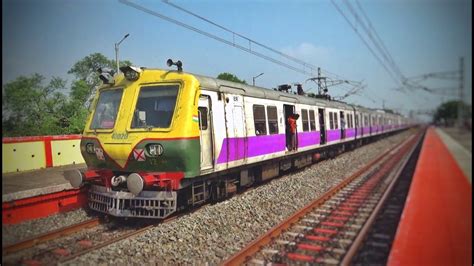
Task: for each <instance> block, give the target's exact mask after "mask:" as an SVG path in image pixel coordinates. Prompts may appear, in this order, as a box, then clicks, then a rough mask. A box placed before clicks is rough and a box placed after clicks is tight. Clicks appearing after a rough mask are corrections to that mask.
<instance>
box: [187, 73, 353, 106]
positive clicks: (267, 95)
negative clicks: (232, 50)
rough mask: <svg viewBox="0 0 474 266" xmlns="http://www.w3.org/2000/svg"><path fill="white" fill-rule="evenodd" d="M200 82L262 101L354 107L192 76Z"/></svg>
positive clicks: (212, 88) (212, 87)
mask: <svg viewBox="0 0 474 266" xmlns="http://www.w3.org/2000/svg"><path fill="white" fill-rule="evenodd" d="M191 75H193V76H194V77H196V78H197V79H198V80H199V83H200V84H201V86H202V87H204V88H206V89H209V90H212V91H218V92H227V93H234V94H244V95H247V96H252V97H256V98H262V99H270V100H277V101H286V102H291V103H300V104H310V105H317V106H321V107H334V108H339V109H348V110H353V106H352V105H350V104H347V103H343V102H339V101H329V100H324V99H318V98H312V97H308V96H301V95H297V94H291V93H285V92H281V91H277V90H271V89H267V88H262V87H256V86H250V85H246V84H242V83H237V82H232V81H227V80H221V79H217V78H211V77H206V76H202V75H197V74H191Z"/></svg>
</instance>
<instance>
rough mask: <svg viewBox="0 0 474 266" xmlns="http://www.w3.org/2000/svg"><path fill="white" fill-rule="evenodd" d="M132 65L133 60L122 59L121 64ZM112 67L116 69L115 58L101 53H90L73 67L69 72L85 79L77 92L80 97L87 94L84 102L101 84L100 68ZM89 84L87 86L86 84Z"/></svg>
mask: <svg viewBox="0 0 474 266" xmlns="http://www.w3.org/2000/svg"><path fill="white" fill-rule="evenodd" d="M128 65H132V62H130V61H129V60H123V61H120V66H128ZM104 67H107V68H110V69H112V70H114V71H115V68H116V64H115V60H112V59H108V58H107V57H106V56H104V55H103V54H101V53H93V54H90V55H88V56H86V57H84V58H82V59H81V60H79V61H77V62H76V63H75V64H74V65H73V66H72V68H71V69H70V70H69V71H68V72H67V73H68V74H73V75H74V76H75V77H76V79H77V80H79V81H83V83H81V84H77V85H78V86H80V87H79V88H78V89H79V90H80V91H79V92H75V93H76V94H80V95H76V96H79V97H82V96H85V95H87V96H86V97H84V98H83V100H84V104H87V101H88V100H89V99H90V97H92V96H93V95H94V94H95V89H96V88H97V86H99V85H100V84H101V80H100V78H99V75H100V73H98V72H97V70H98V69H99V68H104ZM85 85H87V87H86V86H85Z"/></svg>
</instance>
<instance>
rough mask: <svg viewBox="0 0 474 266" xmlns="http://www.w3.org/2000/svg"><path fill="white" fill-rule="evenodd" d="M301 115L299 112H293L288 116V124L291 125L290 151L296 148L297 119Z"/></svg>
mask: <svg viewBox="0 0 474 266" xmlns="http://www.w3.org/2000/svg"><path fill="white" fill-rule="evenodd" d="M299 117H300V116H299V115H298V114H291V115H290V116H289V117H288V125H289V126H290V151H293V150H296V120H298V118H299Z"/></svg>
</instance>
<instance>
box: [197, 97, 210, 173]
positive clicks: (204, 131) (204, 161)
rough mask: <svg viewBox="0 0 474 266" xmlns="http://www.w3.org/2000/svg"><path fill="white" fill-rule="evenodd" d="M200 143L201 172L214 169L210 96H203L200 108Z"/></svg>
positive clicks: (200, 98) (200, 99)
mask: <svg viewBox="0 0 474 266" xmlns="http://www.w3.org/2000/svg"><path fill="white" fill-rule="evenodd" d="M198 117H199V142H200V145H201V171H206V170H209V169H211V168H213V159H212V158H213V154H212V153H213V152H212V151H213V149H212V147H213V144H212V132H211V129H212V125H211V121H212V119H211V103H210V99H209V96H207V95H201V97H199V106H198Z"/></svg>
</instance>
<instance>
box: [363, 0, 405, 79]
mask: <svg viewBox="0 0 474 266" xmlns="http://www.w3.org/2000/svg"><path fill="white" fill-rule="evenodd" d="M355 2H356V4H357V7H358V8H359V10H360V12H361V13H362V16H363V17H364V18H365V20H366V21H367V24H368V25H369V28H370V29H371V30H372V32H373V33H374V35H375V37H376V38H377V40H378V41H379V43H380V45H381V46H382V49H383V51H384V52H385V54H386V55H387V56H388V59H389V60H388V61H389V62H390V63H391V64H392V66H393V67H394V68H395V70H396V71H397V72H398V74H399V75H400V76H401V77H402V78H404V75H403V74H402V72H401V71H400V68H399V67H398V65H397V64H396V63H395V60H393V57H392V55H391V54H390V52H389V51H388V49H387V47H386V46H385V43H384V42H383V41H382V38H380V35H379V34H378V33H377V31H376V30H375V28H374V27H373V26H372V23H371V21H370V19H369V17H368V16H367V14H366V13H365V11H364V9H363V8H362V5H361V4H360V2H359V0H355Z"/></svg>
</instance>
